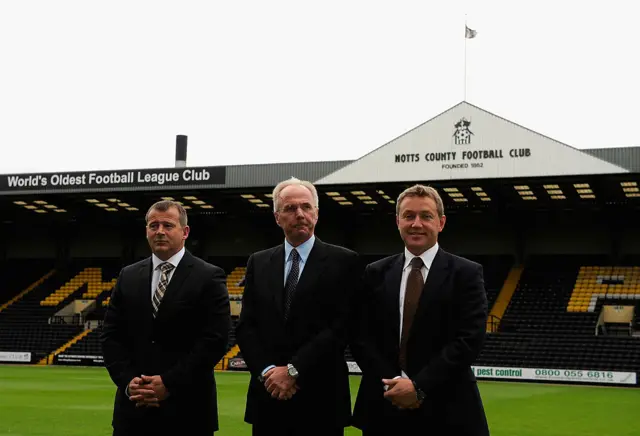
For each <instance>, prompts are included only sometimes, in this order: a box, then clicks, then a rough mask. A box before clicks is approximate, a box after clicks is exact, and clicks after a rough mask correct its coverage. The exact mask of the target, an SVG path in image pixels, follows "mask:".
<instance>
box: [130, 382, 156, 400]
mask: <svg viewBox="0 0 640 436" xmlns="http://www.w3.org/2000/svg"><path fill="white" fill-rule="evenodd" d="M129 399H130V400H131V401H135V403H136V407H158V406H159V404H158V398H157V397H156V393H155V391H154V390H153V389H151V387H149V385H148V384H147V383H146V382H145V381H144V380H143V379H142V378H140V377H134V378H133V379H132V380H131V381H130V382H129Z"/></svg>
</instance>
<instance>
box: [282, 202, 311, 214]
mask: <svg viewBox="0 0 640 436" xmlns="http://www.w3.org/2000/svg"><path fill="white" fill-rule="evenodd" d="M298 209H301V210H302V212H304V213H309V212H311V211H313V209H314V207H313V206H312V205H311V204H309V203H303V204H300V205H298V204H287V205H286V206H285V207H283V208H282V209H280V210H281V212H282V213H290V214H294V213H296V212H298Z"/></svg>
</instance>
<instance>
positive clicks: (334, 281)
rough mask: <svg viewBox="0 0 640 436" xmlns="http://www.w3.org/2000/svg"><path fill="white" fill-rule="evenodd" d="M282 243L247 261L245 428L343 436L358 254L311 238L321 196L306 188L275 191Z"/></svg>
mask: <svg viewBox="0 0 640 436" xmlns="http://www.w3.org/2000/svg"><path fill="white" fill-rule="evenodd" d="M273 205H274V215H275V220H276V223H277V224H278V225H279V226H280V227H281V228H282V230H283V232H284V235H285V241H284V243H283V244H281V245H278V246H276V247H273V248H270V249H268V250H264V251H260V252H258V253H254V254H253V255H252V256H251V257H250V258H249V260H248V263H247V272H246V279H245V280H246V282H245V288H244V296H243V303H242V312H241V315H240V321H239V323H238V326H237V330H236V336H237V339H238V345H239V346H240V351H241V352H242V356H243V358H244V360H245V362H246V363H247V366H248V367H249V370H250V372H251V380H250V383H249V389H248V393H247V405H246V410H245V421H246V422H248V423H250V424H252V425H253V426H252V431H253V435H255V436H261V435H275V434H277V435H282V436H293V435H305V436H313V435H323V436H333V435H343V434H344V427H346V426H349V425H350V419H351V398H350V391H349V377H348V375H349V372H348V368H347V365H346V362H345V359H344V350H345V347H346V342H347V338H346V335H347V327H346V326H347V321H348V316H349V312H350V310H349V304H350V301H351V298H352V295H353V292H354V290H355V287H356V286H357V283H358V281H359V279H360V277H361V271H360V270H358V265H359V260H358V255H357V254H356V253H354V252H353V251H350V250H348V249H346V248H342V247H338V246H335V245H330V244H327V243H325V242H323V241H321V240H320V239H319V238H318V237H316V236H315V235H314V229H315V226H316V223H317V220H318V194H317V191H316V189H315V187H314V186H313V185H312V184H311V183H309V182H302V181H300V180H297V179H291V180H287V181H284V182H282V183H280V184H278V186H276V188H275V189H274V192H273Z"/></svg>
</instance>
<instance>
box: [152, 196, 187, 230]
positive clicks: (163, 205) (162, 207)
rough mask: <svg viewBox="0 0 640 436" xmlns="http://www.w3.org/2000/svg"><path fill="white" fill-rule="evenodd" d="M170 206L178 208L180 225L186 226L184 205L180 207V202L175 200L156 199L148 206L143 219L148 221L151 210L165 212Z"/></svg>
mask: <svg viewBox="0 0 640 436" xmlns="http://www.w3.org/2000/svg"><path fill="white" fill-rule="evenodd" d="M172 207H175V208H176V209H177V210H178V214H179V216H180V218H179V219H178V220H179V222H180V225H181V226H182V227H186V226H187V211H186V210H185V209H184V207H182V205H181V204H180V203H178V202H177V201H171V200H162V201H158V202H157V203H154V204H152V205H151V207H150V208H149V210H148V211H147V213H146V215H145V216H144V221H145V222H146V223H149V214H150V213H151V211H152V210H157V211H160V212H166V211H168V210H169V209H171V208H172Z"/></svg>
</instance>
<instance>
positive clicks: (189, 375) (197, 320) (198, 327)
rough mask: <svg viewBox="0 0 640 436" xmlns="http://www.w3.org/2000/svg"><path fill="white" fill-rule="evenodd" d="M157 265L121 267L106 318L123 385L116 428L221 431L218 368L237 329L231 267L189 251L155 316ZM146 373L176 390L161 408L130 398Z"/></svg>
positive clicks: (112, 362)
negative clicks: (228, 275) (231, 332)
mask: <svg viewBox="0 0 640 436" xmlns="http://www.w3.org/2000/svg"><path fill="white" fill-rule="evenodd" d="M151 269H152V261H151V258H148V259H145V260H142V261H140V262H138V263H135V264H133V265H130V266H127V267H125V268H124V269H123V270H122V271H121V272H120V276H119V277H118V281H117V283H116V285H115V287H114V289H113V292H112V295H111V300H110V302H109V307H108V309H107V312H106V315H105V319H104V327H103V331H102V336H101V341H102V347H103V353H104V361H105V366H106V368H107V370H108V371H109V375H110V376H111V379H112V380H113V382H114V383H115V384H116V386H117V392H116V397H115V405H114V411H113V427H114V429H115V430H116V433H118V432H129V431H132V432H133V431H135V430H137V429H139V428H141V427H144V428H146V429H147V430H151V429H156V430H157V433H158V434H164V433H163V431H167V432H170V431H172V430H174V429H178V430H184V428H185V427H184V426H185V425H189V426H191V430H192V431H191V430H190V431H189V434H197V435H204V434H212V433H213V431H215V430H217V429H218V413H217V398H216V396H217V394H216V384H215V379H214V375H213V368H214V366H215V364H216V363H217V362H218V361H219V360H220V359H221V358H222V356H223V355H224V353H225V352H226V350H227V346H228V334H229V327H230V306H229V294H228V292H227V288H226V284H225V282H226V276H225V273H224V271H223V270H222V269H221V268H218V267H216V266H213V265H211V264H208V263H206V262H204V261H203V260H201V259H199V258H197V257H195V256H193V255H191V254H190V253H189V252H188V251H186V252H185V254H184V257H183V258H182V260H181V261H180V263H179V264H178V267H177V268H176V270H175V271H174V273H173V276H172V278H171V281H170V282H169V286H168V288H167V291H166V293H165V296H164V298H163V300H162V303H161V304H160V308H159V310H158V314H157V316H156V318H155V319H154V317H153V314H152V305H151V273H152V271H151ZM141 374H144V375H160V376H161V377H162V380H163V382H164V384H165V386H166V388H167V389H168V391H169V393H170V395H169V397H168V398H167V399H166V400H165V401H164V402H162V403H161V406H160V408H158V409H153V408H136V407H135V403H133V402H132V401H130V400H129V399H128V398H127V396H126V394H125V388H126V387H127V385H128V384H129V382H130V381H131V379H133V378H134V377H136V376H140V375H141ZM160 430H162V431H160ZM174 431H175V430H174ZM150 434H152V433H150ZM176 434H180V433H176Z"/></svg>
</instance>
